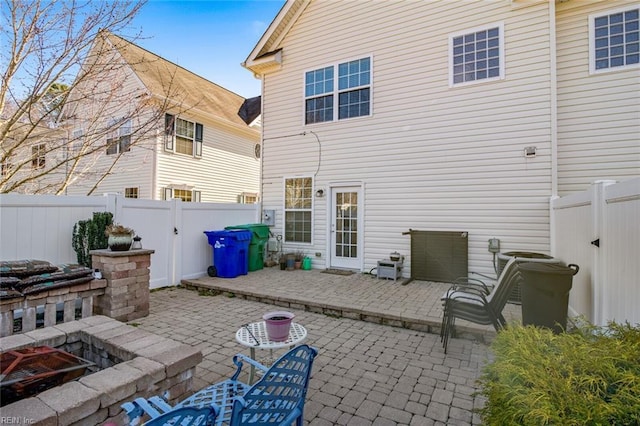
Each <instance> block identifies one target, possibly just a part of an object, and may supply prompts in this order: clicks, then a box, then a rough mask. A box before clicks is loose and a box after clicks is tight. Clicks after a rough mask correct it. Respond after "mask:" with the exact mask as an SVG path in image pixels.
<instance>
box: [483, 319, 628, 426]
mask: <svg viewBox="0 0 640 426" xmlns="http://www.w3.org/2000/svg"><path fill="white" fill-rule="evenodd" d="M491 348H492V350H493V353H494V354H495V359H494V360H493V361H492V362H491V363H490V364H488V365H487V366H486V367H485V369H484V372H483V375H482V377H481V378H480V384H481V385H482V391H481V394H482V395H484V396H485V397H486V398H487V401H486V404H485V406H484V408H482V409H481V410H480V413H481V415H482V419H483V424H486V425H515V424H518V425H638V424H640V328H637V327H632V326H630V325H629V324H624V325H620V324H616V323H610V324H609V325H608V327H595V326H591V325H587V326H581V327H578V328H577V329H576V330H574V331H572V332H569V333H561V334H553V332H551V331H550V330H547V329H542V328H536V327H533V326H527V327H523V326H519V325H513V326H511V327H509V328H508V329H506V330H504V331H502V332H500V333H498V336H497V337H496V339H495V341H494V342H493V343H492V345H491Z"/></svg>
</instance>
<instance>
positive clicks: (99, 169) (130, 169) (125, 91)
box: [67, 67, 162, 199]
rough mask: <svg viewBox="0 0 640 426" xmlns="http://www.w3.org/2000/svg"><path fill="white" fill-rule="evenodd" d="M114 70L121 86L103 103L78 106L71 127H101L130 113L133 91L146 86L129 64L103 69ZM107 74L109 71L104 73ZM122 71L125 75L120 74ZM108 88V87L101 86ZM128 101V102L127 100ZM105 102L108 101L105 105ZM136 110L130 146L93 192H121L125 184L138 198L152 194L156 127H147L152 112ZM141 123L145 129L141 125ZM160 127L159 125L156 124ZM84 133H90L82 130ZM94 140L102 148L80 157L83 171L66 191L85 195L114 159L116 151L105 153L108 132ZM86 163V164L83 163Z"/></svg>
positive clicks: (105, 90) (140, 90)
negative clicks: (138, 138)
mask: <svg viewBox="0 0 640 426" xmlns="http://www.w3.org/2000/svg"><path fill="white" fill-rule="evenodd" d="M106 72H107V73H111V74H114V76H113V81H119V82H120V81H122V87H117V88H116V89H115V91H114V93H112V94H111V95H110V97H111V100H110V101H109V102H105V103H102V104H101V103H100V102H98V103H94V104H87V105H85V107H86V108H85V109H79V113H78V114H79V116H80V119H79V120H77V121H76V123H74V124H72V129H76V128H82V129H86V127H87V126H97V127H103V126H107V123H109V122H110V121H111V120H113V119H118V118H121V117H128V116H130V114H131V113H132V110H131V108H135V100H134V99H133V98H134V95H133V94H136V93H140V92H144V91H145V90H146V89H145V88H144V86H143V85H142V83H141V82H140V80H139V78H138V77H137V76H136V75H135V74H134V73H133V72H132V70H131V68H129V67H126V68H119V69H118V70H116V71H114V70H111V71H106ZM107 75H109V74H107ZM123 75H124V77H123ZM109 80H110V79H109V78H104V82H102V83H101V84H102V85H106V84H107V83H106V82H108V81H109ZM104 92H105V93H106V92H107V89H104ZM128 101H130V102H128ZM105 105H108V106H107V107H105ZM101 106H102V107H103V108H104V110H100V112H99V113H100V114H101V115H97V116H96V115H93V114H94V112H93V109H94V108H99V107H101ZM137 109H138V112H139V114H136V116H135V117H134V118H133V119H132V120H131V128H132V131H133V132H134V134H133V135H132V136H131V140H132V143H133V146H132V147H131V150H130V151H129V152H127V153H125V154H124V155H122V156H121V157H120V158H119V159H118V161H117V163H116V164H115V166H114V167H113V169H112V170H110V171H109V174H108V175H107V176H106V178H105V179H104V180H103V181H102V182H101V183H100V185H99V186H98V188H97V189H96V190H95V191H94V192H93V193H92V195H100V194H104V193H121V194H124V190H125V188H130V187H137V188H138V197H139V198H147V199H148V198H151V193H152V192H151V189H152V187H151V185H152V175H153V167H154V161H155V159H154V157H155V155H154V149H155V145H156V142H155V141H156V137H155V136H156V133H157V131H156V130H149V126H148V125H147V126H145V125H144V124H145V123H146V124H148V121H149V120H150V119H152V118H153V114H154V113H153V112H151V111H149V110H147V109H143V108H141V107H138V108H137ZM142 126H144V128H145V129H146V130H144V131H142V130H140V128H141V127H142ZM159 129H162V127H159ZM143 132H144V134H145V136H146V137H144V138H142V139H141V140H136V139H137V137H136V135H135V134H136V133H137V134H143ZM84 133H85V134H87V133H90V132H89V131H87V130H85V131H84ZM94 143H96V144H102V145H104V149H100V150H98V151H97V152H96V153H95V154H92V155H87V156H86V158H84V159H83V161H82V162H83V164H84V165H85V166H84V167H85V168H86V172H85V173H83V174H82V175H79V176H78V177H77V178H76V179H75V180H74V182H73V184H72V185H71V186H69V188H68V190H67V193H68V194H69V195H88V191H90V190H91V188H92V187H93V186H94V184H95V183H96V181H97V180H98V179H100V178H102V176H103V175H104V173H105V172H106V170H107V168H108V167H109V166H110V165H111V164H112V163H113V160H114V158H115V157H117V155H107V153H106V152H107V148H106V145H107V136H106V135H105V136H103V137H100V138H98V139H97V140H96V141H95V142H94ZM87 164H88V165H89V167H87V166H86V165H87Z"/></svg>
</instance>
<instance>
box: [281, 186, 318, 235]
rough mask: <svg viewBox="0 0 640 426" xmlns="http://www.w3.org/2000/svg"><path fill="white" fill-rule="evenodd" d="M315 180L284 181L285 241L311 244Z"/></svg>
mask: <svg viewBox="0 0 640 426" xmlns="http://www.w3.org/2000/svg"><path fill="white" fill-rule="evenodd" d="M312 191H313V179H312V178H310V177H301V178H290V179H285V181H284V240H285V241H287V242H296V243H310V242H311V224H312V222H311V213H312V210H311V208H312V201H313V199H312Z"/></svg>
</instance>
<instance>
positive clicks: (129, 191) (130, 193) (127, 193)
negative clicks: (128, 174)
mask: <svg viewBox="0 0 640 426" xmlns="http://www.w3.org/2000/svg"><path fill="white" fill-rule="evenodd" d="M138 192H139V188H138V187H137V186H132V187H129V188H125V189H124V198H138Z"/></svg>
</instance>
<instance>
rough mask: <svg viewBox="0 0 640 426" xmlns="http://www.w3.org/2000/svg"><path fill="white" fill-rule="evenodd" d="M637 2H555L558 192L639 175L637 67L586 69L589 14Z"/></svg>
mask: <svg viewBox="0 0 640 426" xmlns="http://www.w3.org/2000/svg"><path fill="white" fill-rule="evenodd" d="M638 4H639V3H638V2H635V3H634V2H628V1H607V2H580V1H569V2H563V3H558V4H557V34H558V35H557V43H558V192H559V195H566V194H569V193H572V192H577V191H583V190H586V189H587V188H588V187H589V185H590V184H591V183H592V182H594V181H596V180H600V179H615V180H620V181H622V180H627V179H630V178H632V177H635V176H639V175H640V68H639V67H636V68H632V69H626V70H615V71H610V72H602V73H599V74H593V75H591V74H589V15H590V14H593V13H602V14H603V15H604V14H607V12H609V11H612V10H617V9H619V8H620V7H625V6H634V5H635V6H636V7H638Z"/></svg>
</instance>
